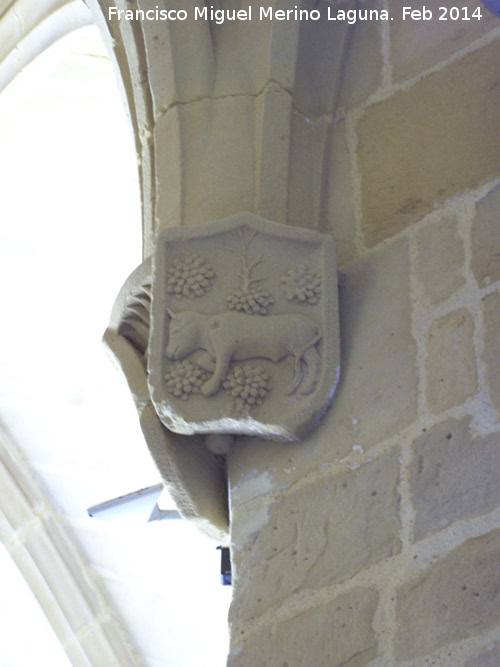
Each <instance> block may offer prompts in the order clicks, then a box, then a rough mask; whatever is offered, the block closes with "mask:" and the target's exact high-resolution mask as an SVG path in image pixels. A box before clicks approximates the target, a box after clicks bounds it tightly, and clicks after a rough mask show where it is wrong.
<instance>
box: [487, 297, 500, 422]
mask: <svg viewBox="0 0 500 667" xmlns="http://www.w3.org/2000/svg"><path fill="white" fill-rule="evenodd" d="M483 316H484V328H485V337H484V361H485V365H486V378H487V382H488V390H489V394H490V398H491V401H492V403H493V405H494V406H495V407H496V408H497V410H500V292H493V293H492V294H489V295H488V296H487V297H485V298H484V299H483Z"/></svg>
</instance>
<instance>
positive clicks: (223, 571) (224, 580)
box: [217, 547, 232, 586]
mask: <svg viewBox="0 0 500 667" xmlns="http://www.w3.org/2000/svg"><path fill="white" fill-rule="evenodd" d="M217 549H220V582H221V584H222V585H223V586H231V584H232V581H231V552H230V550H229V547H217Z"/></svg>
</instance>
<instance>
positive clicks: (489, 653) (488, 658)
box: [465, 642, 500, 667]
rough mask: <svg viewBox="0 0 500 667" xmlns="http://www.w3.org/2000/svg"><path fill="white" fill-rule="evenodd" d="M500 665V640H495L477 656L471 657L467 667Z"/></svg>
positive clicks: (493, 666)
mask: <svg viewBox="0 0 500 667" xmlns="http://www.w3.org/2000/svg"><path fill="white" fill-rule="evenodd" d="M498 665H500V642H493V643H492V644H491V645H490V646H488V647H487V648H486V649H485V650H484V651H483V652H482V653H480V654H479V655H478V656H476V657H475V658H470V660H467V662H466V663H465V667H498Z"/></svg>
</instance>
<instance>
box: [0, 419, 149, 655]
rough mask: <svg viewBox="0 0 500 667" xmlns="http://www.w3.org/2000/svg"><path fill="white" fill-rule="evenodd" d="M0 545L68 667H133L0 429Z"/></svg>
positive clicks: (76, 559)
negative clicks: (96, 660) (102, 666)
mask: <svg viewBox="0 0 500 667" xmlns="http://www.w3.org/2000/svg"><path fill="white" fill-rule="evenodd" d="M0 488H1V489H2V493H0V540H1V541H2V543H3V544H4V545H5V547H6V549H7V551H8V552H9V555H10V556H11V558H12V560H13V561H14V563H15V564H16V566H17V567H18V569H19V571H20V572H21V574H22V575H23V577H24V579H25V581H26V583H27V584H28V586H29V587H30V588H31V590H32V592H33V594H34V596H35V598H36V599H37V601H38V603H39V604H40V607H41V608H42V610H43V612H44V613H45V615H46V617H47V620H48V621H49V623H50V624H51V626H52V628H53V629H54V632H55V634H56V636H57V638H58V639H59V641H60V643H61V645H62V647H63V648H64V650H65V651H66V654H67V655H68V658H69V659H70V661H71V664H72V665H81V666H82V667H83V666H85V665H89V664H95V663H94V662H93V660H94V656H95V655H99V656H100V660H101V661H102V664H106V665H122V666H123V667H136V666H137V665H138V664H139V662H138V661H137V659H136V657H135V656H134V654H133V653H132V651H131V649H130V647H129V646H128V645H127V643H126V641H125V639H124V634H123V630H122V629H121V627H120V626H119V625H118V623H117V622H116V621H115V619H114V618H113V616H112V615H111V614H110V612H109V611H108V606H107V603H106V601H105V599H104V598H103V596H102V594H101V592H100V591H99V589H98V588H97V586H96V585H95V584H94V582H93V581H92V579H91V577H90V575H89V573H88V571H87V568H86V567H85V565H84V563H83V562H82V561H81V559H80V557H79V555H78V554H77V552H76V551H75V548H74V546H73V544H72V542H71V540H70V539H69V538H68V536H67V535H66V533H65V531H64V530H63V528H62V527H61V526H60V525H59V523H58V521H57V518H56V517H55V516H54V515H53V513H52V512H51V510H50V507H49V505H48V502H47V501H46V499H45V498H44V496H43V495H42V493H41V491H40V490H39V489H38V488H37V487H36V485H35V483H34V481H33V480H32V479H31V476H30V474H29V472H28V471H27V470H26V468H25V465H24V462H23V460H22V458H21V456H20V455H19V453H18V452H17V449H16V447H15V446H14V444H13V443H12V442H11V441H10V439H9V438H8V437H7V435H6V433H5V432H4V431H3V429H2V428H1V426H0Z"/></svg>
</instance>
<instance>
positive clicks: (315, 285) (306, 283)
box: [281, 265, 321, 305]
mask: <svg viewBox="0 0 500 667" xmlns="http://www.w3.org/2000/svg"><path fill="white" fill-rule="evenodd" d="M281 282H282V283H283V285H282V288H281V289H282V290H283V291H284V292H285V294H286V298H287V299H288V301H298V302H299V303H309V304H311V305H314V304H316V303H318V301H319V298H320V296H321V278H320V277H319V275H318V274H317V273H314V272H313V271H311V269H308V268H307V267H306V266H302V265H300V266H296V267H294V268H293V269H290V271H288V272H287V274H286V276H283V277H282V278H281Z"/></svg>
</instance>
